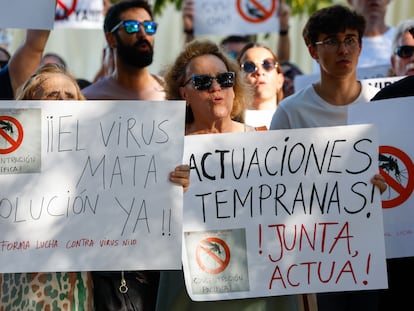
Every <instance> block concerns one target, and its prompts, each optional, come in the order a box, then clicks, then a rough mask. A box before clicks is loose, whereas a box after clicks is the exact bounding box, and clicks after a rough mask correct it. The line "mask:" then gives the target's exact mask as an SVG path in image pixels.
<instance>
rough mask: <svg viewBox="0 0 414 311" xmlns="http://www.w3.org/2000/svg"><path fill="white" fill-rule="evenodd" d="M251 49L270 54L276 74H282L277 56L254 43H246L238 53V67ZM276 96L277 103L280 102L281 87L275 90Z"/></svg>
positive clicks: (281, 97) (282, 95) (281, 95)
mask: <svg viewBox="0 0 414 311" xmlns="http://www.w3.org/2000/svg"><path fill="white" fill-rule="evenodd" d="M252 48H262V49H265V50H268V51H269V52H270V54H272V58H273V61H274V62H275V63H276V64H277V66H276V72H277V73H283V72H282V68H281V67H282V66H281V65H280V62H279V58H278V57H277V55H276V54H275V53H274V52H273V51H272V50H271V49H270V48H269V47H267V46H265V45H263V44H260V43H255V42H249V43H247V44H246V45H245V46H244V47H243V48H242V49H241V50H240V52H239V53H238V54H237V62H238V63H239V65H241V60H242V58H243V57H244V55H245V54H246V52H247V51H248V50H250V49H252ZM276 96H277V102H280V101H281V100H282V99H283V97H284V93H283V87H281V88H280V89H278V90H276Z"/></svg>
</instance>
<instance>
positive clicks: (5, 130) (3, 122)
mask: <svg viewBox="0 0 414 311" xmlns="http://www.w3.org/2000/svg"><path fill="white" fill-rule="evenodd" d="M14 128H16V130H17V139H15V138H14V136H15V135H14V134H15V129H14ZM2 138H3V139H4V140H6V142H7V143H8V144H9V145H10V147H8V148H5V149H0V154H8V153H11V152H13V151H15V150H16V149H17V148H18V147H19V146H20V144H21V143H22V141H23V126H22V125H21V124H20V122H19V121H17V120H16V119H15V118H13V117H11V116H0V139H2Z"/></svg>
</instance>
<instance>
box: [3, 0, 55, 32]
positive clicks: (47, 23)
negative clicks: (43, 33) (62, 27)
mask: <svg viewBox="0 0 414 311" xmlns="http://www.w3.org/2000/svg"><path fill="white" fill-rule="evenodd" d="M55 2H56V1H55V0H36V1H27V0H13V1H10V0H0V28H21V29H53V21H54V12H55Z"/></svg>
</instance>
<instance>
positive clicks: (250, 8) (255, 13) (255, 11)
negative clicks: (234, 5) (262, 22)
mask: <svg viewBox="0 0 414 311" xmlns="http://www.w3.org/2000/svg"><path fill="white" fill-rule="evenodd" d="M246 10H247V12H248V13H249V14H250V15H252V16H254V17H257V18H260V19H262V18H263V17H264V15H263V14H262V13H260V11H259V10H258V9H256V8H255V7H254V6H249V4H248V3H246Z"/></svg>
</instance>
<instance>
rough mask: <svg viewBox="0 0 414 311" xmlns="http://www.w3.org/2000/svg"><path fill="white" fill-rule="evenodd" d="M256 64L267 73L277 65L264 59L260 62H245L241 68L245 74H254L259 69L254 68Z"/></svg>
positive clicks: (270, 60) (271, 60)
mask: <svg viewBox="0 0 414 311" xmlns="http://www.w3.org/2000/svg"><path fill="white" fill-rule="evenodd" d="M256 64H259V65H262V68H263V69H264V70H266V71H267V72H269V71H272V70H273V69H275V68H276V67H277V63H276V62H275V61H274V60H273V59H265V60H264V61H262V62H256V63H255V62H252V61H246V62H244V63H243V64H242V65H241V68H242V69H243V71H244V72H246V73H254V72H256V71H257V70H258V69H259V68H258V67H257V66H256Z"/></svg>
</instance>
